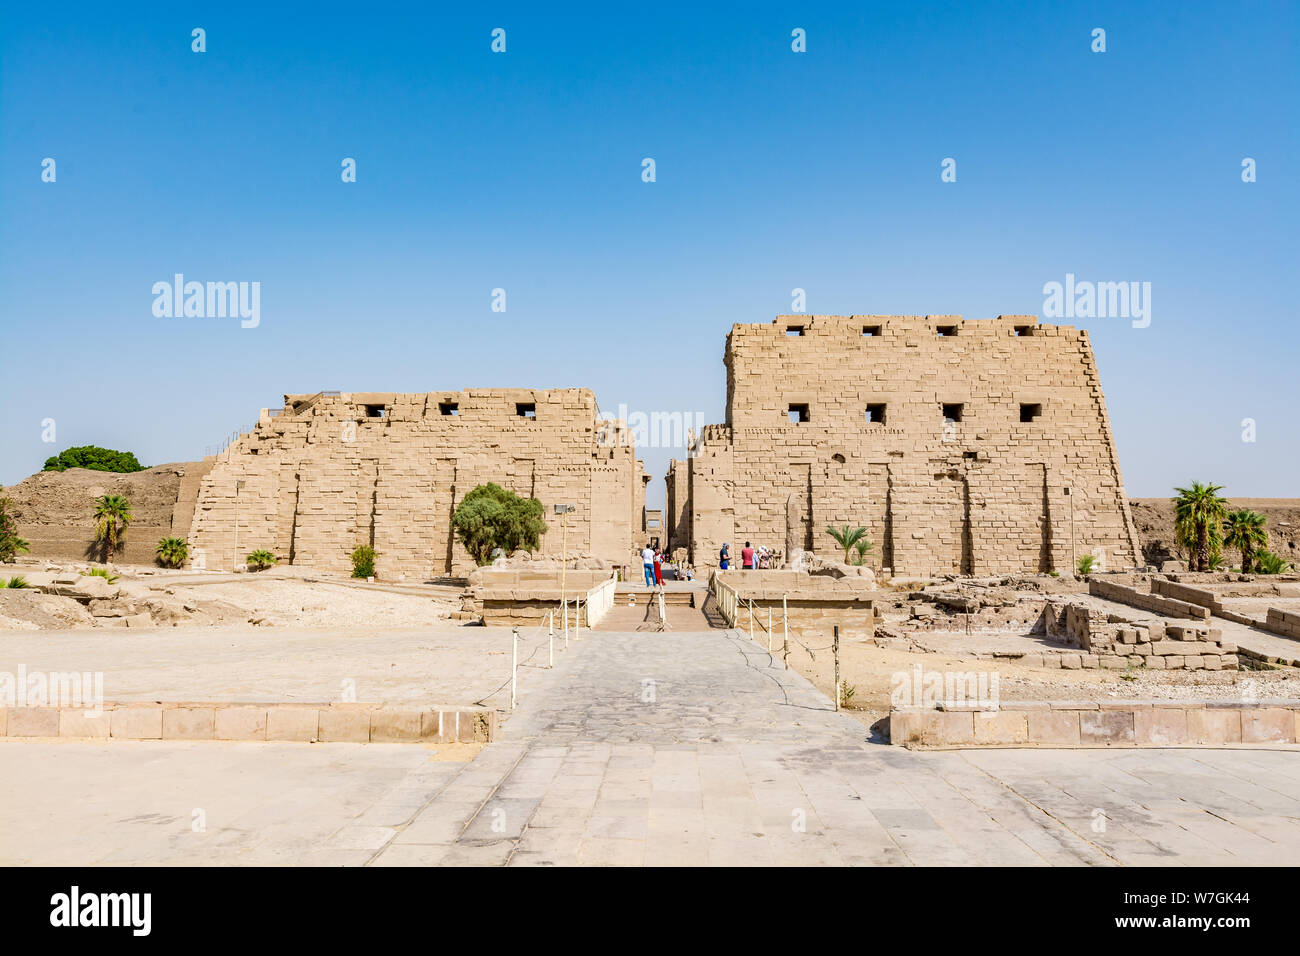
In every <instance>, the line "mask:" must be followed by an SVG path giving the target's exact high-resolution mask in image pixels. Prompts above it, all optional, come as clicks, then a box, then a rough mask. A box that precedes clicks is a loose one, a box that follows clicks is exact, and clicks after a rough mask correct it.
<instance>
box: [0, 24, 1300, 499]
mask: <svg viewBox="0 0 1300 956" xmlns="http://www.w3.org/2000/svg"><path fill="white" fill-rule="evenodd" d="M269 6H270V5H266V4H247V5H245V4H239V3H222V4H212V5H187V4H181V3H178V4H154V5H138V6H136V7H135V8H133V9H131V10H130V11H129V12H128V11H127V8H120V7H114V6H111V5H100V4H95V5H90V4H76V3H73V4H60V5H58V6H57V7H55V8H49V7H39V6H33V5H30V4H18V3H14V2H5V3H4V4H3V5H2V6H0V9H2V10H3V14H2V15H0V321H2V322H3V327H4V338H3V342H4V345H3V353H4V358H5V361H4V363H3V367H4V370H5V386H6V388H5V396H4V403H3V407H4V411H5V414H4V415H3V416H0V482H4V483H13V482H16V481H18V480H19V479H21V478H23V477H25V476H26V475H28V474H30V473H31V472H33V471H36V470H38V469H39V468H40V466H41V464H42V462H43V461H44V459H45V458H46V457H47V456H48V455H50V454H53V453H55V452H56V451H59V450H61V449H63V448H65V447H68V446H70V445H79V444H91V443H93V444H100V445H105V446H108V447H114V448H123V449H129V450H133V451H135V452H136V453H137V455H138V456H139V457H140V458H141V460H142V461H145V462H146V463H147V464H156V463H160V462H166V461H183V460H192V459H195V458H197V457H199V456H201V455H202V454H203V452H204V449H205V447H207V446H210V445H215V444H218V443H219V442H220V441H221V440H222V438H223V436H225V435H226V434H228V433H229V432H231V431H232V430H233V429H236V428H240V427H244V428H246V427H248V426H249V425H250V424H251V423H252V422H253V421H254V420H255V419H256V416H257V412H258V409H259V408H262V407H275V406H278V405H279V404H281V399H282V396H283V394H284V393H285V392H314V391H318V390H321V389H338V390H341V391H364V390H382V391H389V390H391V391H421V392H422V391H430V390H437V389H450V388H464V387H471V386H510V385H525V386H535V387H556V386H579V385H580V386H587V387H590V388H592V389H594V390H595V392H596V395H597V398H598V400H599V402H600V404H601V406H602V408H603V409H605V410H606V411H614V410H616V409H617V407H618V405H619V404H620V403H626V405H627V406H628V407H629V408H630V409H634V410H635V409H640V410H645V411H647V412H648V411H654V410H659V411H672V410H681V411H683V412H690V413H692V415H693V414H694V413H695V412H703V413H704V416H705V419H706V420H707V421H721V420H722V419H723V412H724V409H723V406H724V396H725V386H724V370H723V367H722V350H723V340H724V338H725V335H726V332H727V330H728V329H729V328H730V327H731V325H732V324H733V323H735V322H766V321H770V320H771V319H772V317H773V316H774V315H776V314H778V313H782V312H788V311H790V307H791V290H792V289H793V288H796V287H800V288H803V289H805V290H806V291H807V306H808V311H810V312H835V313H838V312H843V313H851V312H873V313H960V314H963V315H965V316H967V317H969V318H986V317H990V316H993V315H996V314H999V313H1040V312H1041V311H1042V308H1043V299H1044V297H1043V292H1042V288H1043V285H1044V283H1046V282H1050V281H1063V280H1064V277H1065V275H1066V273H1074V274H1075V275H1077V276H1078V277H1079V278H1081V279H1091V280H1095V281H1129V280H1136V281H1146V282H1150V283H1151V285H1152V321H1151V325H1150V327H1148V328H1145V329H1135V328H1133V327H1132V326H1131V323H1130V322H1129V321H1128V320H1126V319H1117V318H1101V319H1081V320H1074V321H1073V324H1076V325H1079V326H1083V327H1086V328H1089V329H1090V330H1091V332H1092V339H1093V344H1094V348H1095V350H1096V353H1097V360H1098V364H1099V367H1100V371H1101V376H1102V383H1103V385H1104V387H1105V390H1106V395H1107V400H1108V405H1109V408H1110V414H1111V421H1112V425H1113V427H1114V430H1115V435H1116V440H1117V442H1118V446H1119V452H1120V461H1121V464H1122V467H1123V470H1124V476H1125V482H1126V485H1127V487H1128V490H1129V492H1130V494H1133V495H1139V496H1148V495H1165V494H1168V493H1169V491H1170V488H1171V486H1172V485H1174V484H1183V483H1185V482H1188V481H1190V480H1192V479H1193V478H1196V479H1200V480H1211V479H1212V480H1215V481H1217V482H1219V483H1222V484H1224V485H1226V486H1227V491H1228V493H1229V494H1230V495H1231V494H1235V495H1239V496H1296V495H1300V480H1297V479H1298V478H1300V427H1298V426H1297V424H1296V416H1297V397H1298V396H1297V392H1298V391H1300V386H1298V385H1297V383H1298V382H1300V373H1298V371H1297V370H1298V368H1300V365H1298V364H1297V357H1298V356H1300V347H1298V346H1300V331H1298V330H1297V322H1296V319H1297V301H1296V297H1295V294H1294V284H1295V276H1296V268H1295V267H1296V259H1297V248H1298V245H1297V225H1296V223H1297V212H1298V211H1300V210H1298V208H1297V206H1298V204H1297V194H1298V192H1300V189H1298V187H1297V182H1296V176H1295V173H1294V171H1293V169H1292V167H1293V165H1294V163H1295V157H1296V145H1297V134H1296V128H1295V119H1296V102H1297V96H1296V94H1297V86H1298V83H1297V38H1298V36H1300V30H1297V5H1295V4H1284V3H1252V4H1222V5H1219V4H1207V3H1196V4H1159V5H1155V4H1152V5H1147V4H1132V3H1115V4H1079V5H1073V6H1072V5H1068V4H1048V3H1043V4H1033V3H1002V4H969V3H931V4H926V3H897V4H843V5H829V4H827V5H812V6H809V5H807V4H802V3H801V4H784V5H762V4H730V5H727V6H724V7H720V8H717V9H716V10H715V11H714V12H706V11H701V10H700V9H699V8H698V7H697V6H696V5H689V4H683V5H680V6H674V5H671V4H652V5H649V6H645V5H629V6H627V7H626V9H625V10H624V11H622V12H606V11H599V9H598V8H596V7H593V8H591V9H590V10H587V9H586V8H583V7H578V6H569V7H567V8H561V9H559V10H557V11H555V12H554V13H552V14H551V15H548V16H546V17H540V16H537V15H536V14H534V13H530V12H529V7H528V6H526V5H519V6H514V7H512V6H502V5H489V6H485V7H483V8H482V10H481V11H476V12H473V13H471V14H464V13H456V12H445V11H443V10H441V9H439V8H438V5H436V4H430V3H422V4H418V5H417V4H412V5H410V6H396V5H386V4H369V5H366V4H361V5H355V4H347V5H339V6H337V7H330V6H326V5H320V6H317V7H316V8H315V9H314V11H313V12H312V13H311V14H310V15H308V14H305V13H302V12H281V13H278V12H276V11H275V10H274V9H268V7H269ZM195 27H202V28H203V29H205V30H206V40H207V52H205V53H201V54H200V53H194V52H192V51H191V30H192V29H193V28H195ZM496 27H501V28H504V29H505V30H506V37H507V48H506V52H505V53H504V54H494V53H493V52H492V51H491V49H490V43H491V31H492V30H493V28H496ZM1095 27H1102V28H1104V29H1105V30H1106V44H1107V50H1106V52H1105V53H1093V52H1092V51H1091V49H1090V44H1091V31H1092V30H1093V29H1094V28H1095ZM795 28H802V29H804V30H805V31H806V35H807V52H806V53H795V52H792V50H791V48H790V44H791V36H790V34H791V31H792V30H793V29H795ZM45 157H52V158H54V159H55V161H56V163H57V181H56V182H54V183H45V182H42V181H41V162H42V160H43V159H44V158H45ZM344 157H353V158H355V159H356V161H357V182H355V183H347V184H345V183H343V182H342V181H341V179H340V163H341V161H342V159H343V158H344ZM644 157H653V158H654V160H655V162H656V174H657V181H656V182H654V183H645V182H642V179H641V161H642V159H643V158H644ZM945 157H953V158H954V159H956V161H957V174H958V175H957V181H956V182H955V183H942V182H941V181H940V163H941V161H942V160H943V159H944V158H945ZM1244 157H1251V158H1253V159H1255V160H1256V162H1257V169H1258V181H1256V182H1254V183H1249V184H1247V183H1243V182H1242V181H1241V162H1242V159H1243V158H1244ZM177 272H181V273H184V274H185V275H186V277H187V278H188V279H197V280H200V281H207V280H221V281H225V280H233V281H258V282H260V283H261V322H260V325H259V326H258V327H257V328H255V329H242V328H240V326H239V322H238V321H237V320H232V319H209V318H204V319H200V318H190V319H166V318H156V317H155V316H154V315H153V313H152V304H153V295H152V292H151V289H152V286H153V283H155V282H157V281H160V280H170V278H171V276H172V275H173V274H174V273H177ZM495 288H504V289H505V290H506V294H507V311H506V312H505V313H499V312H493V311H492V310H491V301H492V300H491V297H492V290H493V289H495ZM47 418H52V419H54V420H55V422H56V427H57V441H56V442H55V443H54V444H47V443H43V442H42V421H43V420H44V419H47ZM1245 418H1252V419H1254V420H1255V422H1256V441H1254V442H1253V443H1247V442H1243V441H1242V440H1241V436H1242V426H1241V422H1242V420H1243V419H1245ZM671 454H672V452H671V450H669V449H646V450H645V452H644V454H643V457H644V458H645V459H646V462H647V468H648V469H649V470H650V471H651V473H652V474H653V475H654V476H655V481H654V482H653V484H652V485H651V489H652V495H651V501H652V503H654V502H661V501H662V498H663V490H662V482H661V481H660V480H659V479H660V478H661V477H662V475H663V472H664V467H665V464H666V461H667V459H668V457H669V456H670V455H671ZM678 454H679V455H680V452H679V453H678Z"/></svg>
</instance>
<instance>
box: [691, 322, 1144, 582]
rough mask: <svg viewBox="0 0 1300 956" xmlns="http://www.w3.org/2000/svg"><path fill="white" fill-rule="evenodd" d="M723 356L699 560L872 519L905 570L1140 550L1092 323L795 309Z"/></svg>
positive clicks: (1117, 558)
mask: <svg viewBox="0 0 1300 956" xmlns="http://www.w3.org/2000/svg"><path fill="white" fill-rule="evenodd" d="M724 362H725V365H726V368H727V420H726V422H725V423H724V424H721V425H710V426H706V427H705V429H704V431H703V433H702V434H701V436H700V438H699V439H698V440H697V442H696V444H695V446H694V448H693V455H692V457H691V458H690V459H689V466H690V474H689V483H688V487H689V508H688V513H689V528H690V540H691V552H692V559H693V560H694V561H695V562H696V563H697V564H701V565H705V566H716V563H717V552H718V549H719V548H720V547H721V546H722V544H723V542H729V543H730V544H731V546H732V551H733V555H735V556H738V554H739V548H740V546H741V545H742V544H743V542H744V541H745V540H749V541H751V542H752V543H753V544H754V546H758V545H759V544H768V545H769V546H775V547H780V548H783V549H784V551H785V553H786V554H791V553H792V552H793V551H794V550H795V549H797V548H802V549H805V550H817V551H827V550H828V549H831V548H833V547H834V542H833V541H832V540H831V539H830V538H829V536H828V535H826V533H825V528H826V526H827V525H837V526H838V525H843V524H849V525H853V526H858V525H862V526H865V527H867V528H868V531H869V536H870V538H871V540H872V541H873V542H874V543H875V550H874V552H873V553H872V554H871V556H870V560H871V561H872V562H873V563H874V565H875V566H876V567H881V566H883V567H889V568H892V569H894V571H895V573H909V574H927V575H933V574H942V573H965V574H990V573H1009V572H1038V571H1049V570H1054V569H1062V570H1066V569H1070V568H1072V562H1073V557H1074V556H1075V555H1082V554H1086V553H1092V554H1097V555H1100V556H1101V557H1102V560H1103V562H1104V566H1105V567H1106V568H1108V569H1111V570H1114V569H1119V568H1129V567H1133V566H1135V565H1137V564H1138V563H1139V560H1140V558H1139V555H1140V552H1139V549H1138V541H1137V535H1136V531H1135V529H1134V526H1133V521H1132V518H1131V517H1130V515H1129V511H1128V504H1127V500H1126V498H1125V496H1124V489H1123V483H1122V480H1121V476H1120V470H1119V463H1118V460H1117V457H1116V454H1115V448H1114V441H1113V438H1112V436H1111V431H1110V423H1109V419H1108V417H1107V413H1106V406H1105V401H1104V398H1103V396H1102V391H1101V382H1100V379H1099V378H1098V374H1097V369H1096V365H1095V363H1094V361H1093V356H1092V349H1091V346H1090V344H1089V341H1088V333H1087V332H1086V331H1083V330H1079V329H1075V328H1072V327H1069V326H1046V325H1039V324H1038V321H1037V318H1036V317H1035V316H1000V317H998V318H996V319H992V320H985V321H964V320H962V319H961V318H960V317H959V316H865V315H858V316H828V315H790V316H778V317H777V319H776V320H774V321H773V322H772V323H770V324H754V325H736V326H733V328H732V331H731V333H730V334H729V335H728V337H727V345H726V352H725V358H724ZM792 415H793V416H794V417H797V418H800V419H802V420H801V421H797V422H796V421H792V420H791V418H792ZM1067 489H1069V491H1068V492H1067Z"/></svg>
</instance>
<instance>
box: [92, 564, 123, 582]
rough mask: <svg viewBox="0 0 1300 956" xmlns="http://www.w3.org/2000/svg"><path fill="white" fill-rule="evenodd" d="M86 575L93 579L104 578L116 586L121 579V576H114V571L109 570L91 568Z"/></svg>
mask: <svg viewBox="0 0 1300 956" xmlns="http://www.w3.org/2000/svg"><path fill="white" fill-rule="evenodd" d="M86 573H87V574H88V575H90V576H91V577H92V578H103V579H104V580H105V581H107V582H108V583H109V584H116V583H117V581H118V579H119V578H120V577H121V575H119V574H114V573H113V572H112V571H110V570H108V568H91V569H90V570H89V571H87V572H86Z"/></svg>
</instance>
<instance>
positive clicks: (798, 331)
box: [785, 325, 803, 335]
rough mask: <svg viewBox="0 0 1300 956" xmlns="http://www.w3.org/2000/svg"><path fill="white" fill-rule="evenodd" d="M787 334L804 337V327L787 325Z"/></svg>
mask: <svg viewBox="0 0 1300 956" xmlns="http://www.w3.org/2000/svg"><path fill="white" fill-rule="evenodd" d="M785 334H786V335H803V326H802V325H787V326H786V327H785Z"/></svg>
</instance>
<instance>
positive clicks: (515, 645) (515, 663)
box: [510, 626, 519, 714]
mask: <svg viewBox="0 0 1300 956" xmlns="http://www.w3.org/2000/svg"><path fill="white" fill-rule="evenodd" d="M510 643H511V650H510V712H511V713H512V714H513V713H514V712H515V696H516V693H517V691H518V689H519V627H518V626H516V627H515V629H514V633H513V634H512V636H511V641H510Z"/></svg>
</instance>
